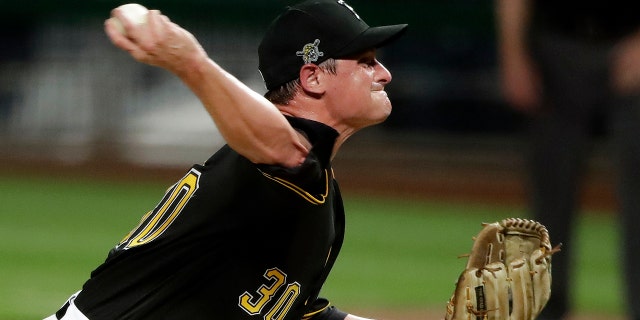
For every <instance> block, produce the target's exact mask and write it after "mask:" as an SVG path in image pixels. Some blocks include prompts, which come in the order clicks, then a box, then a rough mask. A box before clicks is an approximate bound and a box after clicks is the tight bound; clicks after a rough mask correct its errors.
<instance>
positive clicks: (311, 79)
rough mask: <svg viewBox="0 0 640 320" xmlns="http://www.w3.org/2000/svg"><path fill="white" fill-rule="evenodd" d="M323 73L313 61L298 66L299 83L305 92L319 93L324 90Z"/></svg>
mask: <svg viewBox="0 0 640 320" xmlns="http://www.w3.org/2000/svg"><path fill="white" fill-rule="evenodd" d="M324 77H325V74H324V72H323V71H322V69H320V67H318V66H317V65H315V64H313V63H307V64H305V65H303V66H302V67H301V68H300V85H301V86H302V89H304V91H305V92H307V93H310V94H316V95H320V94H323V93H324V91H325V88H324Z"/></svg>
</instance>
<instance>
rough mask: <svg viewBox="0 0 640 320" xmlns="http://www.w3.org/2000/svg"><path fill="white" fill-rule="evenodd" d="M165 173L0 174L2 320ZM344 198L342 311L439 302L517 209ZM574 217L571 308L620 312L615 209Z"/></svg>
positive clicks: (40, 309)
mask: <svg viewBox="0 0 640 320" xmlns="http://www.w3.org/2000/svg"><path fill="white" fill-rule="evenodd" d="M171 183H173V181H167V183H166V184H161V183H151V182H148V181H134V182H128V183H125V182H114V181H104V180H91V179H82V178H69V177H57V178H54V179H51V178H35V177H23V176H18V175H2V176H0V195H1V196H0V203H1V207H0V208H1V209H0V254H1V256H0V277H1V279H2V285H0V319H13V320H22V319H40V318H43V317H45V316H47V315H49V314H51V313H53V312H54V311H55V310H56V309H57V308H58V307H59V306H60V305H61V304H62V303H63V302H64V301H65V300H66V298H67V297H68V296H69V295H70V294H72V293H73V292H75V291H77V290H79V289H80V287H81V286H82V283H83V282H84V281H85V280H86V278H87V277H88V276H89V273H90V272H91V271H92V270H93V269H94V268H95V267H97V266H98V265H99V264H100V263H101V262H102V261H103V260H104V258H105V257H106V254H107V252H108V251H109V249H110V248H111V247H112V246H113V245H115V243H116V242H117V241H119V240H120V238H121V237H122V236H124V234H125V233H126V232H128V231H129V230H130V229H131V228H132V227H133V226H134V225H135V224H136V223H137V222H138V220H139V219H140V217H141V216H142V215H143V214H144V213H145V212H146V211H147V210H149V209H151V208H152V207H153V206H154V205H155V204H156V202H157V201H159V199H160V196H161V195H162V193H163V192H164V190H165V188H166V187H168V186H169V185H170V184H171ZM345 207H346V210H347V235H346V239H345V244H344V247H343V251H342V253H341V256H340V258H339V259H338V262H337V263H336V265H335V267H334V271H333V272H332V275H331V276H330V277H329V280H328V282H327V283H326V285H325V289H324V292H323V295H324V296H327V297H329V298H330V299H331V300H332V301H334V303H336V304H337V305H339V306H340V307H341V308H343V309H345V310H349V308H357V309H360V310H363V309H367V308H375V309H381V308H389V309H394V308H395V309H435V310H438V309H441V310H444V305H445V303H446V300H447V299H448V298H449V296H450V295H451V292H452V291H453V288H454V282H455V280H456V278H457V276H458V274H459V273H460V272H461V270H462V268H463V267H464V264H465V260H464V259H458V258H457V256H458V255H460V254H464V253H467V252H468V251H469V250H470V248H471V244H472V240H471V237H472V236H473V235H475V234H476V233H477V232H478V231H479V229H480V223H481V222H491V221H495V220H498V219H502V218H506V217H511V216H518V217H525V216H526V215H525V214H524V210H523V209H522V208H517V207H509V206H498V205H496V206H492V205H486V204H484V205H480V204H469V203H467V204H464V203H447V202H438V201H418V200H402V199H393V198H383V197H366V196H362V195H357V194H349V193H346V194H345ZM577 223H578V236H577V239H576V240H575V241H576V242H577V246H578V251H577V252H576V253H575V255H576V256H577V257H578V260H577V261H576V267H577V268H576V279H575V280H576V285H575V287H574V288H573V291H574V294H575V297H576V308H577V309H576V310H577V311H578V312H579V313H588V314H609V315H613V314H618V315H619V314H622V312H623V311H622V309H623V306H622V305H621V298H622V297H621V278H620V274H619V271H618V270H619V267H620V266H619V262H618V256H617V255H618V250H617V247H618V241H619V239H618V236H617V228H618V226H617V222H616V220H615V216H613V215H611V214H607V213H601V212H589V213H587V214H584V215H582V216H581V218H580V220H579V221H578V222H577ZM551 236H552V240H553V232H552V235H551ZM561 254H562V253H561Z"/></svg>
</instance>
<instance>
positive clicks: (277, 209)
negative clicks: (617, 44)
mask: <svg viewBox="0 0 640 320" xmlns="http://www.w3.org/2000/svg"><path fill="white" fill-rule="evenodd" d="M289 122H290V123H291V124H292V126H293V127H295V128H296V129H298V130H301V131H302V132H304V134H305V135H306V136H307V137H308V139H309V141H310V142H311V143H312V149H311V152H310V154H309V156H308V157H307V159H306V161H305V163H304V164H303V165H301V166H299V167H297V168H293V169H287V168H283V167H278V166H266V165H256V164H253V163H251V162H250V161H249V160H248V159H246V158H244V157H243V156H241V155H239V154H238V153H236V152H235V151H234V150H232V149H231V148H229V147H228V146H224V147H223V148H221V149H220V150H219V151H218V152H216V153H215V154H214V155H213V156H212V157H211V158H210V159H209V160H208V161H206V162H205V163H204V165H194V166H193V167H192V168H191V170H190V171H189V172H188V173H186V175H185V176H184V177H183V178H182V179H181V180H180V181H179V182H177V183H176V184H175V185H173V186H172V187H171V188H170V189H169V190H168V191H167V192H166V194H165V195H164V197H163V198H162V200H161V201H160V202H159V203H158V205H157V206H156V207H155V208H154V209H153V210H152V211H150V212H149V213H147V214H146V215H145V216H144V217H143V218H142V220H141V222H140V224H139V225H138V226H137V227H136V228H134V229H133V230H132V231H131V232H130V233H129V234H128V235H127V236H126V237H125V238H124V239H123V240H122V241H121V242H120V243H119V244H118V245H117V246H116V247H115V248H114V249H113V250H111V251H110V252H109V255H108V257H107V259H106V261H105V262H104V263H103V264H102V265H101V266H99V267H98V268H97V269H96V270H94V271H93V272H92V273H91V278H90V279H89V280H88V281H87V282H86V283H85V284H84V286H83V290H82V292H81V293H80V295H79V296H78V297H77V298H76V300H75V302H76V305H77V306H78V308H79V309H80V310H81V311H82V312H83V313H84V314H85V315H86V316H87V317H88V318H89V319H91V320H103V319H109V320H112V319H154V320H157V319H190V320H193V319H223V320H234V319H265V320H270V319H296V320H299V319H301V318H302V317H303V315H304V314H305V312H306V311H307V309H308V306H310V305H311V304H313V302H314V301H315V300H316V299H317V296H318V293H319V290H320V288H321V286H322V284H323V283H324V281H325V279H326V276H327V274H328V273H329V270H330V269H331V267H332V265H333V262H334V261H335V258H336V257H337V255H338V252H339V250H340V247H341V244H342V239H343V235H344V209H343V205H342V200H341V197H340V191H339V190H338V186H337V184H336V182H335V180H334V179H333V174H332V170H331V166H330V157H331V152H332V149H333V146H334V143H335V139H336V137H337V135H338V133H337V132H336V131H335V130H334V129H332V128H330V127H328V126H325V125H323V124H320V123H318V122H314V121H310V120H304V119H298V118H289Z"/></svg>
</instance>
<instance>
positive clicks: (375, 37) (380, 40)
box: [333, 24, 408, 58]
mask: <svg viewBox="0 0 640 320" xmlns="http://www.w3.org/2000/svg"><path fill="white" fill-rule="evenodd" d="M407 27H408V25H407V24H395V25H390V26H380V27H371V28H368V29H367V30H365V31H364V32H363V33H361V34H360V35H359V36H358V37H356V38H355V39H354V40H353V41H352V42H351V43H349V44H348V45H346V46H345V47H344V48H342V49H340V50H338V52H336V53H334V54H333V56H334V57H336V58H339V57H345V56H349V55H352V54H356V53H360V52H362V51H366V50H369V49H376V48H380V47H383V46H385V45H387V44H389V43H390V42H392V41H394V40H396V39H398V38H400V37H401V36H402V35H403V34H404V33H405V32H406V31H407Z"/></svg>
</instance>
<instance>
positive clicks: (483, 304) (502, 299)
mask: <svg viewBox="0 0 640 320" xmlns="http://www.w3.org/2000/svg"><path fill="white" fill-rule="evenodd" d="M482 225H483V229H482V230H481V231H480V233H479V234H478V235H477V236H476V237H475V238H474V244H473V248H472V249H471V254H469V255H468V256H469V261H468V262H467V266H466V268H465V270H464V271H463V272H462V274H461V275H460V277H459V278H458V282H457V283H456V289H455V291H454V293H453V295H452V296H451V299H450V300H449V303H448V304H447V313H446V314H445V320H476V319H477V320H484V319H487V320H491V319H496V320H506V319H509V320H533V319H535V318H536V317H537V316H538V314H540V312H541V311H542V309H543V308H544V306H545V304H546V303H547V301H548V300H549V295H550V293H551V255H552V254H554V253H555V252H557V251H559V250H560V249H559V247H560V246H559V245H558V246H557V247H555V248H552V247H551V241H550V239H549V232H548V231H547V228H546V227H545V226H543V225H542V224H540V223H538V222H535V221H532V220H526V219H518V218H509V219H504V220H502V221H500V222H495V223H490V224H489V223H483V224H482Z"/></svg>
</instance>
